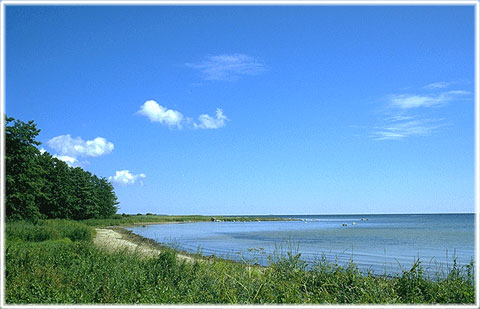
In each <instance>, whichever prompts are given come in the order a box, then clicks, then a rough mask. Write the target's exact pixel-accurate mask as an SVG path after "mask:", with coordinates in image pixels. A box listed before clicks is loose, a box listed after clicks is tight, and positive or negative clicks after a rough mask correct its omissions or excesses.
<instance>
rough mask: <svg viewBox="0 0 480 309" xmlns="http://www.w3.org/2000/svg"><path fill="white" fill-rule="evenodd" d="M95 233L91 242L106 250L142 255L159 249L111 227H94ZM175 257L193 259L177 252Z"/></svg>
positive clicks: (157, 252) (154, 254)
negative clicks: (128, 236)
mask: <svg viewBox="0 0 480 309" xmlns="http://www.w3.org/2000/svg"><path fill="white" fill-rule="evenodd" d="M95 231H96V235H95V238H94V239H93V243H94V244H95V245H97V246H99V247H101V248H105V249H107V250H108V251H111V252H112V251H123V250H125V251H128V252H131V253H138V254H139V255H141V256H144V257H153V256H157V255H158V254H159V253H160V250H159V249H157V248H153V247H152V246H149V245H148V244H142V243H135V242H133V241H131V240H128V239H126V238H125V237H124V236H123V235H122V234H120V233H118V232H116V231H114V230H111V229H95ZM177 258H178V259H180V260H185V261H188V262H193V261H194V259H193V258H192V257H190V256H186V255H183V254H178V253H177Z"/></svg>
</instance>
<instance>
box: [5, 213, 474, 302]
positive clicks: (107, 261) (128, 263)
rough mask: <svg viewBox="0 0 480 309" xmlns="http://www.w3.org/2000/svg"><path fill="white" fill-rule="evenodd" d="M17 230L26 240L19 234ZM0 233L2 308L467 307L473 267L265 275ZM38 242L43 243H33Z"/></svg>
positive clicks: (300, 265) (65, 231)
mask: <svg viewBox="0 0 480 309" xmlns="http://www.w3.org/2000/svg"><path fill="white" fill-rule="evenodd" d="M62 225H65V227H62ZM67 226H68V228H67ZM22 227H23V228H25V229H26V230H28V232H24V233H23V232H21V228H22ZM45 227H55V230H58V231H59V234H60V236H58V235H57V234H54V233H52V232H51V231H50V230H48V232H46V235H48V237H44V236H38V235H43V234H44V232H45V231H44V230H45ZM6 229H7V234H6V235H7V241H6V252H5V257H6V267H5V269H6V274H5V279H6V294H5V296H6V302H7V303H9V304H24V303H43V304H46V303H49V304H59V303H61V304H63V303H65V304H67V303H68V304H71V303H81V304H91V303H101V304H107V303H108V304H122V303H123V304H139V303H142V304H193V303H197V304H198V303H202V304H203V303H212V304H213V303H222V304H223V303H229V304H254V303H255V304H281V303H299V304H302V303H321V304H334V303H358V304H359V303H456V304H459V303H469V304H472V303H474V301H475V289H474V275H473V262H472V263H471V264H470V265H468V266H466V267H463V268H459V267H457V266H456V264H454V266H453V267H452V268H451V269H450V271H449V273H448V274H447V275H446V276H443V277H439V278H429V277H427V276H426V275H425V274H424V273H423V269H422V265H421V263H420V261H417V263H415V264H414V265H413V267H412V268H411V269H410V270H408V271H404V272H403V273H402V274H399V275H398V276H397V277H393V278H387V277H385V276H373V275H371V274H367V275H365V274H362V273H361V272H360V271H359V270H358V268H357V267H356V266H355V265H354V264H350V265H348V266H346V267H342V266H339V265H337V264H335V263H329V262H327V261H326V260H325V259H319V260H318V261H317V262H315V263H314V265H311V267H309V268H307V264H306V263H305V262H303V261H302V260H301V256H300V255H299V254H294V253H291V252H290V253H287V254H286V255H283V254H282V255H280V254H279V255H274V256H272V257H271V259H270V265H269V267H267V268H260V267H250V266H249V265H247V264H242V263H232V262H229V261H223V260H220V259H214V260H210V261H208V262H201V261H200V262H195V263H189V262H181V261H180V260H178V259H177V258H176V252H175V251H173V250H171V249H165V250H164V251H163V253H162V254H161V255H160V256H158V257H155V258H143V257H139V256H136V255H135V254H131V253H127V252H117V253H108V252H105V251H103V250H101V249H99V248H97V247H95V246H94V245H93V243H92V241H91V240H90V239H91V237H92V235H93V234H92V233H93V229H91V228H89V227H88V226H86V225H84V224H82V223H78V222H71V221H60V220H54V221H51V222H50V221H47V222H43V223H41V224H39V225H38V226H33V227H32V226H29V225H28V224H25V223H7V226H6ZM75 229H77V230H84V229H86V230H88V231H90V233H91V234H90V237H77V236H72V235H78V234H77V233H71V231H72V230H75ZM32 231H37V232H32ZM69 231H70V232H69ZM69 233H70V234H69ZM37 234H38V235H37ZM67 235H70V236H72V238H70V237H69V236H67ZM42 237H43V238H45V239H46V240H43V241H40V240H39V239H41V238H42Z"/></svg>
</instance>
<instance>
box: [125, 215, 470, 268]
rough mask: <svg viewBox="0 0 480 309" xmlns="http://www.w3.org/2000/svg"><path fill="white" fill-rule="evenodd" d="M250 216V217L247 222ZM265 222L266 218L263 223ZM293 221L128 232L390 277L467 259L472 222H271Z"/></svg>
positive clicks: (196, 247)
mask: <svg viewBox="0 0 480 309" xmlns="http://www.w3.org/2000/svg"><path fill="white" fill-rule="evenodd" d="M255 217H258V216H255ZM269 217H272V216H269ZM274 217H280V218H283V219H294V220H295V221H253V222H242V221H237V222H227V221H225V222H195V223H181V224H154V225H146V226H135V227H132V228H129V230H130V231H132V232H133V233H135V234H138V235H141V236H143V237H147V238H150V239H153V240H155V241H157V242H159V243H162V244H165V245H168V246H171V247H173V248H175V249H177V250H182V251H187V252H190V253H200V254H202V255H204V256H211V255H214V256H217V257H222V258H226V259H232V260H236V261H242V262H245V263H250V264H260V265H264V266H266V265H268V264H269V263H271V262H272V261H276V260H278V259H279V258H282V257H286V256H288V254H289V253H290V254H293V255H297V254H300V259H301V260H302V261H304V262H306V263H307V265H308V267H313V265H315V263H318V262H319V261H320V260H324V261H325V260H326V261H328V262H331V263H337V264H338V265H340V266H347V265H348V264H349V263H350V262H353V263H354V264H355V265H357V267H358V268H359V270H360V271H362V272H364V273H366V272H370V273H373V274H377V275H398V274H401V273H402V271H408V270H409V269H410V268H411V267H412V266H413V265H414V263H415V261H418V260H420V263H421V265H422V268H423V270H424V273H425V274H431V275H434V274H435V275H437V276H438V275H442V274H443V275H445V274H446V273H448V271H449V270H450V269H451V268H452V267H453V265H454V263H455V264H456V266H457V267H459V268H460V269H465V265H468V264H470V263H471V261H474V258H475V215H474V214H473V213H469V214H463V213H462V214H368V215H367V214H363V215H290V216H274Z"/></svg>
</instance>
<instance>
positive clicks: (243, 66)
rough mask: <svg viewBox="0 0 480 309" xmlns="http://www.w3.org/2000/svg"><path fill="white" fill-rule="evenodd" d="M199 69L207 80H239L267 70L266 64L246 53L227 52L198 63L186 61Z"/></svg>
mask: <svg viewBox="0 0 480 309" xmlns="http://www.w3.org/2000/svg"><path fill="white" fill-rule="evenodd" d="M185 65H186V66H187V67H190V68H193V69H197V70H199V71H200V72H201V73H202V76H203V78H204V79H206V80H223V81H232V80H237V79H238V78H240V77H241V76H242V75H258V74H260V73H262V72H264V71H265V70H266V67H265V64H263V63H262V62H260V61H259V60H257V59H256V58H254V57H252V56H249V55H245V54H225V55H216V56H209V57H207V58H206V59H205V60H203V61H201V62H197V63H186V64H185Z"/></svg>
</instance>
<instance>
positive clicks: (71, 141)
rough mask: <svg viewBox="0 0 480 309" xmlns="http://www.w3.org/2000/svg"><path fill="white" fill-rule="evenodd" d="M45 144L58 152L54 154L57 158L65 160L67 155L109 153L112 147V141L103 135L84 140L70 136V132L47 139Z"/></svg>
mask: <svg viewBox="0 0 480 309" xmlns="http://www.w3.org/2000/svg"><path fill="white" fill-rule="evenodd" d="M47 145H48V146H49V147H50V148H52V149H54V150H55V151H57V153H59V155H56V156H57V158H59V159H61V157H64V158H65V160H67V159H66V158H67V157H70V158H74V159H76V158H77V157H98V156H102V155H106V154H109V153H110V152H112V150H113V148H114V145H113V143H112V142H109V141H107V140H106V139H105V138H103V137H96V138H94V139H93V140H87V141H85V140H83V139H82V138H81V137H76V138H72V137H71V136H70V134H66V135H60V136H57V137H54V138H52V139H50V140H49V141H47ZM61 160H62V159H61ZM65 160H63V161H65ZM70 161H71V160H70Z"/></svg>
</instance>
